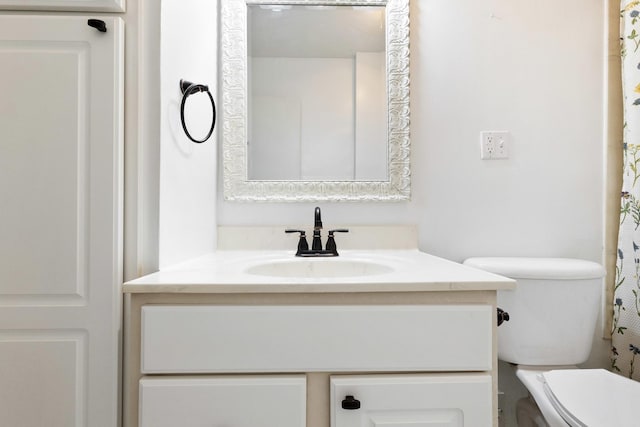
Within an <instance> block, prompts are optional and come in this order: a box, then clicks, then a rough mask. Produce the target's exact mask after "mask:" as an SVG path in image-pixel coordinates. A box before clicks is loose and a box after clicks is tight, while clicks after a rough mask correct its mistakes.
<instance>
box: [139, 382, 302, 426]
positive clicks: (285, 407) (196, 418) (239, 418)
mask: <svg viewBox="0 0 640 427" xmlns="http://www.w3.org/2000/svg"><path fill="white" fill-rule="evenodd" d="M305 423H306V380H305V377H304V376H302V375H297V376H279V377H274V376H263V377H174V378H166V379H165V378H148V377H146V378H143V379H141V380H140V427H175V426H180V427H201V426H214V427H218V426H220V427H222V426H224V427H304V426H305Z"/></svg>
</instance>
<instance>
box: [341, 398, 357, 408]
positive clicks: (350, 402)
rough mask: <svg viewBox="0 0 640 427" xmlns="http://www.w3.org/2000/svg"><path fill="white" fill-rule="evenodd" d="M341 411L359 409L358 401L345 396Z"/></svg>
mask: <svg viewBox="0 0 640 427" xmlns="http://www.w3.org/2000/svg"><path fill="white" fill-rule="evenodd" d="M342 409H348V410H354V409H360V401H359V400H358V399H356V398H355V397H353V396H345V398H344V400H343V401H342Z"/></svg>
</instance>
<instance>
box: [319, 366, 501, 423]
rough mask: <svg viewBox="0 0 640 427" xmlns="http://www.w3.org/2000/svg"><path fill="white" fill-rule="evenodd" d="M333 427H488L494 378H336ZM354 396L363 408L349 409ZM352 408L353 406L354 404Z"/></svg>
mask: <svg viewBox="0 0 640 427" xmlns="http://www.w3.org/2000/svg"><path fill="white" fill-rule="evenodd" d="M330 382H331V427H383V426H384V427H400V426H402V427H436V426H438V427H462V426H465V427H488V426H491V425H492V422H493V415H492V411H493V406H492V398H491V396H492V379H491V376H490V375H488V374H482V373H472V374H425V375H377V376H365V375H362V376H334V377H331V381H330ZM347 396H352V397H353V399H355V400H357V401H358V402H359V404H360V407H359V408H357V409H349V407H350V406H349V405H344V406H346V408H345V407H343V403H342V402H343V400H345V399H347ZM348 403H349V402H348Z"/></svg>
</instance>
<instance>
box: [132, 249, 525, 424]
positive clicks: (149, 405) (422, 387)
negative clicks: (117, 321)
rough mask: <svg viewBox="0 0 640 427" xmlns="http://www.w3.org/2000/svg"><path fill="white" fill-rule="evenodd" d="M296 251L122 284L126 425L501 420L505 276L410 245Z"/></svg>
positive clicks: (227, 257)
mask: <svg viewBox="0 0 640 427" xmlns="http://www.w3.org/2000/svg"><path fill="white" fill-rule="evenodd" d="M294 253H295V251H291V250H289V251H282V250H271V251H264V250H262V251H250V250H224V251H218V252H216V253H213V254H210V255H206V256H204V257H202V258H199V259H196V260H193V261H189V262H187V263H184V264H181V265H178V266H175V267H172V268H169V269H166V270H163V271H160V272H158V273H154V274H151V275H148V276H145V277H142V278H140V279H137V280H134V281H131V282H128V283H126V284H125V285H124V292H125V305H126V314H125V336H126V341H125V383H124V391H125V392H124V399H125V400H124V417H125V424H124V425H125V427H134V426H140V427H151V426H153V427H164V426H175V425H182V426H192V425H193V426H196V425H198V426H199V425H212V426H223V425H224V426H225V427H232V426H251V427H274V426H277V427H303V426H307V427H329V426H332V427H353V426H360V425H375V426H383V425H384V426H391V425H406V424H407V423H409V424H410V425H430V424H431V423H434V422H435V423H438V425H447V426H462V425H464V426H491V425H494V426H497V399H496V393H497V378H496V373H497V369H496V363H497V362H496V303H495V301H496V291H497V290H498V289H510V288H513V287H514V286H515V282H514V281H512V280H510V279H507V278H503V277H501V276H498V275H494V274H491V273H487V272H483V271H479V270H475V269H472V268H469V267H467V266H463V265H460V264H457V263H454V262H450V261H447V260H444V259H441V258H437V257H434V256H430V255H428V254H425V253H422V252H419V251H418V250H417V249H382V250H367V251H364V250H343V251H341V255H340V257H335V258H329V259H326V258H315V259H305V258H296V257H295V256H294ZM364 420H368V421H367V422H368V423H369V424H363V423H364Z"/></svg>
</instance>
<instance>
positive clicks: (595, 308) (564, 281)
mask: <svg viewBox="0 0 640 427" xmlns="http://www.w3.org/2000/svg"><path fill="white" fill-rule="evenodd" d="M464 264H466V265H469V266H472V267H476V268H479V269H482V270H486V271H490V272H492V273H496V274H500V275H503V276H506V277H510V278H513V279H515V280H516V281H517V282H518V284H517V288H516V289H515V290H513V291H499V292H498V307H500V308H502V309H503V310H505V311H506V312H507V313H509V318H510V319H509V321H508V322H505V323H503V324H502V325H501V326H500V327H499V328H498V358H499V359H500V360H503V361H505V362H510V363H513V364H516V365H518V366H517V368H516V375H517V376H518V378H519V379H520V381H521V382H522V383H523V384H524V386H525V387H526V388H527V389H528V390H529V393H530V398H531V397H532V398H533V399H534V400H535V404H534V403H533V402H532V401H531V400H530V398H529V399H522V400H521V401H519V402H518V407H517V417H518V426H519V427H529V426H531V427H534V426H550V427H566V426H567V425H569V426H580V427H584V426H588V427H613V426H615V427H638V426H640V409H639V406H638V403H637V402H640V383H638V382H635V381H632V380H629V379H627V378H623V377H621V376H619V375H617V374H613V373H611V372H609V371H606V370H604V369H577V367H576V366H575V365H576V364H579V363H582V362H584V361H586V360H587V358H588V357H589V353H590V351H591V344H592V341H593V335H594V331H595V327H596V322H597V318H598V313H599V311H600V296H601V292H602V277H603V276H604V269H603V268H602V266H601V265H599V264H597V263H594V262H590V261H583V260H576V259H566V258H469V259H467V260H466V261H465V262H464Z"/></svg>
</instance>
